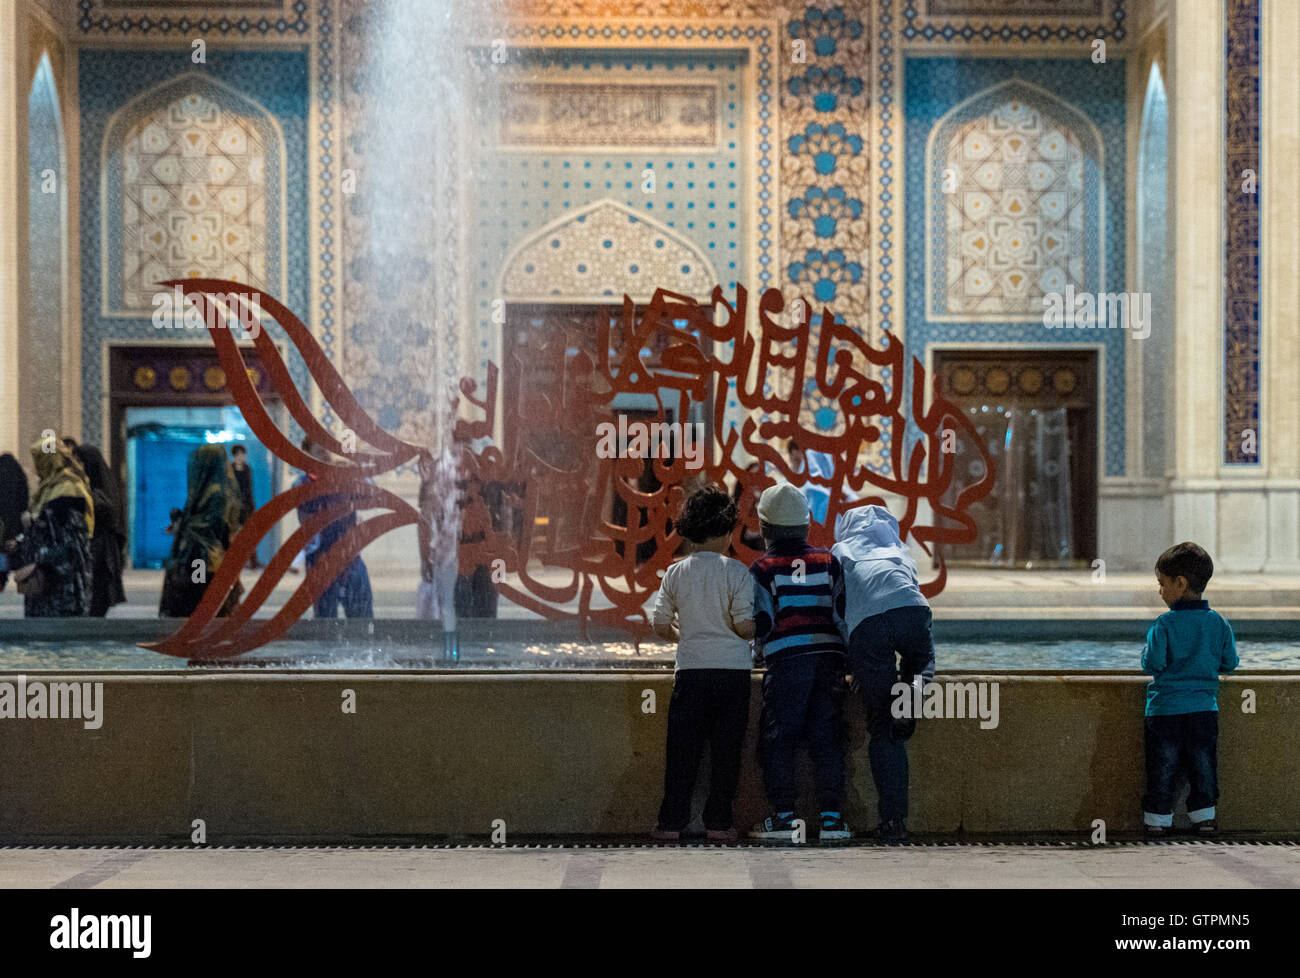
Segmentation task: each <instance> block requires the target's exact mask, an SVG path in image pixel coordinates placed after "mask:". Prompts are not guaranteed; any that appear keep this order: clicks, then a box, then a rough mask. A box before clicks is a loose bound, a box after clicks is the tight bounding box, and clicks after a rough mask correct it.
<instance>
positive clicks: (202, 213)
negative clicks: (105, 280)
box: [110, 89, 283, 313]
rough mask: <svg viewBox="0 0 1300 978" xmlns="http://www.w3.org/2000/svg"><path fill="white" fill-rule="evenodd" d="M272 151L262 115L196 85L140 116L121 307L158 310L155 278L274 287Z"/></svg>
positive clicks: (127, 161)
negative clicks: (270, 271)
mask: <svg viewBox="0 0 1300 978" xmlns="http://www.w3.org/2000/svg"><path fill="white" fill-rule="evenodd" d="M282 151H283V150H282V148H281V147H279V146H277V145H273V146H272V148H271V152H273V153H276V154H277V155H278V154H279V153H280V152H282ZM267 152H268V147H267V146H266V145H264V142H263V133H262V131H260V129H259V127H258V126H257V124H256V122H255V121H254V120H252V119H250V118H248V117H247V116H245V115H242V114H239V113H237V112H234V111H232V110H230V109H227V108H223V107H222V106H220V105H219V104H217V102H215V101H214V100H212V99H210V98H207V97H206V96H205V95H204V94H202V93H201V92H199V91H196V90H193V89H191V90H189V91H187V92H186V93H185V94H184V95H181V96H179V97H178V98H175V99H173V100H172V101H171V102H169V103H168V104H166V105H164V106H161V107H159V108H158V109H155V110H154V111H152V112H150V113H148V114H147V115H144V116H139V117H137V118H136V120H135V122H134V123H133V124H132V125H131V128H130V130H129V131H128V132H127V133H126V139H125V141H124V143H123V145H122V168H121V172H120V179H121V200H122V210H123V213H122V229H123V238H124V240H123V241H122V244H121V262H122V265H121V268H120V270H117V269H114V270H113V271H111V272H110V275H112V274H113V273H114V272H116V273H117V274H120V277H121V279H122V284H121V291H120V294H121V305H120V307H119V308H117V309H115V310H114V311H115V312H117V311H120V312H133V313H141V312H145V311H151V310H152V297H153V295H154V293H155V292H156V291H157V286H156V284H155V283H157V282H161V281H164V280H166V279H171V278H224V279H230V280H232V281H235V282H242V283H244V284H246V285H248V286H249V287H251V288H253V289H259V290H265V289H274V286H273V284H272V283H271V282H270V281H269V280H268V279H267V274H266V271H267V247H266V241H267V232H268V222H267V207H266V204H267V201H266V157H267Z"/></svg>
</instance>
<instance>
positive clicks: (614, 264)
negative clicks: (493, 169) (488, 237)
mask: <svg viewBox="0 0 1300 978" xmlns="http://www.w3.org/2000/svg"><path fill="white" fill-rule="evenodd" d="M717 284H719V283H718V277H717V271H716V269H715V268H714V267H713V263H712V262H711V261H709V259H708V256H707V255H706V254H705V253H704V251H703V250H702V249H701V248H700V247H699V246H698V245H697V244H696V243H695V242H693V241H691V240H690V239H689V238H687V237H685V236H684V235H682V234H681V232H679V231H676V230H675V229H673V228H670V227H668V226H667V225H666V224H663V223H661V222H659V221H657V220H655V219H654V218H651V217H648V216H646V215H645V214H639V213H637V212H636V211H634V210H632V208H630V207H628V206H627V205H626V204H621V203H619V202H618V201H615V200H611V199H608V198H606V199H603V200H598V201H595V202H593V203H591V204H588V205H587V206H585V207H582V208H581V209H579V210H577V211H574V212H573V213H571V214H566V215H564V217H562V218H560V219H559V220H556V221H553V222H551V223H550V224H548V225H547V226H546V227H544V228H543V229H542V230H540V231H538V232H537V233H536V234H534V235H532V236H531V237H529V238H526V239H525V240H524V241H522V242H520V243H519V244H518V245H517V246H516V247H515V248H513V249H512V250H511V251H510V253H509V254H508V255H507V256H506V260H505V262H504V265H503V268H502V272H501V281H500V288H499V290H498V294H499V295H500V296H502V297H503V298H504V299H505V300H506V301H507V302H562V303H583V304H592V303H598V304H608V303H609V302H610V301H611V300H614V301H616V302H618V301H621V300H622V298H623V296H624V295H629V296H631V297H632V299H633V300H634V301H636V302H638V303H641V302H648V301H649V300H650V297H651V296H652V295H654V292H655V290H656V289H659V288H664V289H668V290H670V291H673V292H678V293H681V294H683V295H690V296H695V297H698V298H700V299H706V298H708V296H709V295H710V294H711V293H712V292H713V287H714V286H715V285H717Z"/></svg>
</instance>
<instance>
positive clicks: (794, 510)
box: [758, 482, 809, 526]
mask: <svg viewBox="0 0 1300 978" xmlns="http://www.w3.org/2000/svg"><path fill="white" fill-rule="evenodd" d="M758 518H759V519H760V520H762V521H763V522H764V523H770V524H771V525H772V526H807V525H808V518H809V517H808V500H807V498H805V496H804V494H803V493H802V492H801V491H800V490H799V489H798V487H796V486H792V485H790V483H788V482H778V483H777V484H776V485H774V486H768V487H767V488H766V489H764V490H763V495H762V496H760V497H759V500H758Z"/></svg>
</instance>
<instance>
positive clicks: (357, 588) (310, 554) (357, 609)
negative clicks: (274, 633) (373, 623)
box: [294, 438, 375, 618]
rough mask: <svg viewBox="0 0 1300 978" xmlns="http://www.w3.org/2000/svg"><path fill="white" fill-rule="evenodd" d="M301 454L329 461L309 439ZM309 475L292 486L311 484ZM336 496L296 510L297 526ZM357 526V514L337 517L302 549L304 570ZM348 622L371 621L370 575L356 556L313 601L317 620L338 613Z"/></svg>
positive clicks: (327, 497) (372, 601) (318, 560)
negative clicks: (305, 555)
mask: <svg viewBox="0 0 1300 978" xmlns="http://www.w3.org/2000/svg"><path fill="white" fill-rule="evenodd" d="M302 450H303V451H304V452H306V453H307V454H308V455H311V456H313V457H315V458H317V459H319V460H320V461H322V462H328V461H329V453H328V452H327V451H326V450H325V448H324V447H323V446H321V445H314V444H312V441H311V439H309V438H304V439H303V440H302ZM315 479H316V477H315V476H314V475H312V474H311V473H310V472H304V473H303V474H302V475H301V476H299V478H298V481H297V482H295V483H294V485H298V486H301V485H305V484H306V483H308V482H313V481H315ZM339 498H340V497H339V496H338V495H336V494H334V493H326V494H325V495H323V496H317V497H316V498H315V499H310V500H308V501H307V502H305V503H302V504H300V505H299V506H298V522H299V523H305V522H306V521H307V520H308V518H310V517H311V516H312V515H314V514H316V513H319V512H320V511H322V510H324V509H326V508H327V507H329V506H332V505H334V504H335V503H337V502H338V501H339ZM356 525H357V514H356V511H355V510H353V511H352V512H349V513H347V514H345V515H344V516H340V517H339V518H338V519H336V520H335V521H334V522H333V523H331V524H329V526H327V527H325V529H323V530H321V531H320V532H319V533H318V534H316V536H315V537H313V538H312V540H311V541H310V542H309V543H308V544H307V546H306V547H305V548H304V549H305V552H306V554H307V568H308V571H309V572H310V569H311V568H312V567H315V566H316V564H317V563H319V562H320V560H321V559H322V558H323V557H324V556H325V554H327V553H328V552H329V550H330V548H331V547H333V546H334V545H335V544H337V543H338V541H339V539H340V538H341V537H342V536H343V534H345V533H347V531H348V530H350V529H351V528H352V527H354V526H356ZM340 608H342V610H343V614H344V615H346V616H347V617H348V618H373V617H374V616H375V605H374V597H373V595H372V593H371V590H370V574H369V573H368V572H367V571H366V565H365V561H363V560H362V559H361V555H360V554H357V555H356V556H355V557H353V558H352V560H351V562H350V563H349V564H348V565H347V567H345V568H343V571H342V573H340V574H339V576H338V577H336V578H335V579H334V581H333V582H332V583H331V584H330V586H329V587H328V588H326V589H325V590H324V592H322V594H321V596H320V597H319V598H317V599H316V607H315V616H316V617H317V618H337V617H338V613H339V609H340Z"/></svg>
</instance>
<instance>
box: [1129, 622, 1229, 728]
mask: <svg viewBox="0 0 1300 978" xmlns="http://www.w3.org/2000/svg"><path fill="white" fill-rule="evenodd" d="M1238 662H1240V660H1239V659H1238V658H1237V640H1236V639H1235V638H1234V637H1233V635H1232V626H1231V625H1229V624H1228V623H1227V622H1226V621H1224V620H1223V618H1222V617H1220V615H1219V614H1218V612H1215V611H1211V610H1210V605H1209V602H1206V601H1198V600H1191V599H1184V600H1182V601H1177V602H1175V603H1174V605H1173V607H1171V608H1170V609H1169V610H1168V611H1167V612H1165V613H1164V614H1163V615H1161V616H1160V617H1159V618H1157V619H1156V623H1155V624H1154V625H1152V626H1151V630H1150V631H1149V632H1147V644H1146V648H1144V649H1143V650H1142V671H1143V672H1149V673H1151V675H1152V676H1153V677H1154V679H1153V680H1152V681H1151V682H1150V683H1148V684H1147V708H1146V715H1147V716H1149V717H1157V716H1172V715H1174V714H1178V713H1202V712H1205V711H1209V710H1213V711H1216V712H1217V711H1218V709H1219V702H1218V697H1219V673H1221V672H1232V670H1234V669H1236V668H1237V664H1238Z"/></svg>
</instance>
